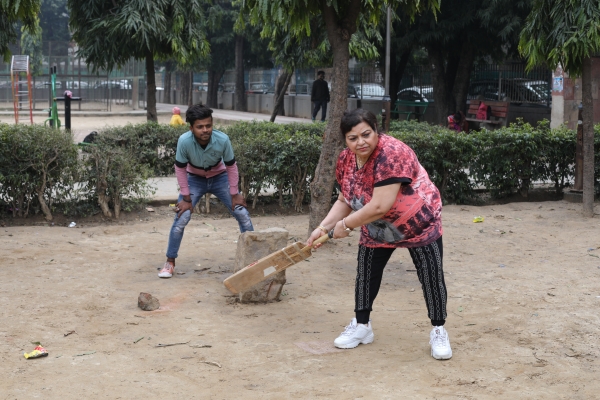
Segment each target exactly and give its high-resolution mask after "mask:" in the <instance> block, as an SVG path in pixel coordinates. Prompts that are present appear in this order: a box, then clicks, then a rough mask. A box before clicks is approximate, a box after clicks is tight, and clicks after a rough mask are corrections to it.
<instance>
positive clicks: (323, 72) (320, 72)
mask: <svg viewBox="0 0 600 400" xmlns="http://www.w3.org/2000/svg"><path fill="white" fill-rule="evenodd" d="M321 75H323V76H325V71H319V72H317V76H321Z"/></svg>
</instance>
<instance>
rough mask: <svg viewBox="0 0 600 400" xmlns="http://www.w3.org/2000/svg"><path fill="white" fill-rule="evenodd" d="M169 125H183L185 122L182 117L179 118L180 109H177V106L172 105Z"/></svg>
mask: <svg viewBox="0 0 600 400" xmlns="http://www.w3.org/2000/svg"><path fill="white" fill-rule="evenodd" d="M169 125H171V126H180V125H185V122H183V119H181V110H180V109H179V107H173V115H172V116H171V122H169Z"/></svg>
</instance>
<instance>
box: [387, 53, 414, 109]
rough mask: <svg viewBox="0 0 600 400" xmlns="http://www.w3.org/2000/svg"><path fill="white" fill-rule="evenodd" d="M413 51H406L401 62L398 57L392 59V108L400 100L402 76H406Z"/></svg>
mask: <svg viewBox="0 0 600 400" xmlns="http://www.w3.org/2000/svg"><path fill="white" fill-rule="evenodd" d="M411 52H412V49H408V50H406V51H405V52H404V53H402V55H401V56H400V60H399V61H398V60H397V59H396V57H391V60H390V71H392V72H391V73H390V100H391V105H392V108H394V105H395V104H396V100H398V89H399V88H400V82H402V76H403V75H404V70H405V69H406V66H407V65H408V61H409V60H410V53H411Z"/></svg>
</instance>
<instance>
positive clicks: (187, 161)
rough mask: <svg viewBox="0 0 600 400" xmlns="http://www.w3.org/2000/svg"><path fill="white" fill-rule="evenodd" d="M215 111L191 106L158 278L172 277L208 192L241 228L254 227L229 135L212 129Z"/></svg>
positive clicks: (177, 157) (179, 149)
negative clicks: (194, 213)
mask: <svg viewBox="0 0 600 400" xmlns="http://www.w3.org/2000/svg"><path fill="white" fill-rule="evenodd" d="M212 112H213V110H211V109H210V108H208V107H204V106H201V105H199V104H196V105H194V106H191V107H190V108H188V110H187V112H186V121H187V122H188V123H189V124H190V130H189V131H187V132H186V133H184V134H183V135H181V136H180V137H179V140H178V141H177V153H176V154H175V175H176V176H177V183H178V184H179V188H180V190H179V199H178V200H177V204H176V205H175V213H176V214H175V220H174V221H173V225H172V226H171V232H170V233H169V244H168V246H167V261H166V262H165V264H164V266H163V268H162V269H161V270H160V272H159V273H158V277H159V278H171V277H172V276H173V271H174V270H175V259H176V258H177V255H178V252H179V247H180V246H181V241H182V239H183V232H184V230H185V227H186V225H187V224H188V222H190V219H191V217H192V210H193V209H194V206H195V205H196V204H198V201H200V198H201V197H202V196H204V195H205V194H206V193H211V194H214V195H215V196H217V198H218V199H219V200H221V202H222V203H223V204H224V205H225V207H227V211H229V213H230V214H232V215H233V216H234V217H235V219H236V220H237V222H238V225H239V227H240V232H242V233H243V232H246V231H253V230H254V227H253V226H252V220H251V219H250V214H249V213H248V210H247V209H246V200H244V197H243V196H242V195H241V194H240V193H239V190H238V177H239V174H238V168H237V164H236V162H235V157H234V155H233V147H232V146H231V142H230V141H229V137H228V136H227V135H226V134H224V133H223V132H221V131H218V130H216V129H213V118H212Z"/></svg>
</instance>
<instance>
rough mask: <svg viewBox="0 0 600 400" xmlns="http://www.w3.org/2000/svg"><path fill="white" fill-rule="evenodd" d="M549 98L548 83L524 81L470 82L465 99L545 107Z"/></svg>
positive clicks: (492, 80)
mask: <svg viewBox="0 0 600 400" xmlns="http://www.w3.org/2000/svg"><path fill="white" fill-rule="evenodd" d="M551 98H552V97H551V95H550V83H549V82H546V81H529V80H524V79H502V80H500V81H498V80H497V79H485V80H476V81H472V82H471V84H470V85H469V91H468V94H467V99H483V100H489V101H509V102H511V103H514V104H524V103H526V104H539V105H547V104H549V102H550V101H551Z"/></svg>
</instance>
